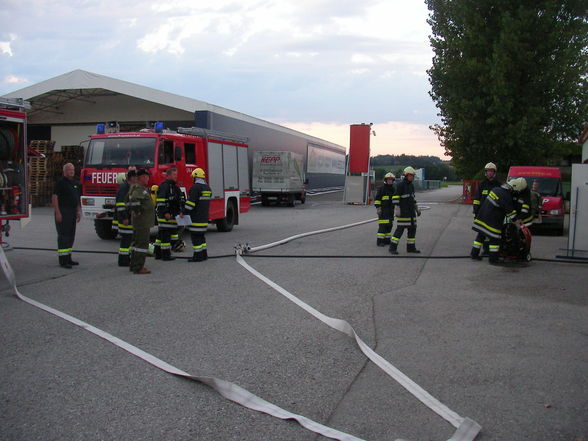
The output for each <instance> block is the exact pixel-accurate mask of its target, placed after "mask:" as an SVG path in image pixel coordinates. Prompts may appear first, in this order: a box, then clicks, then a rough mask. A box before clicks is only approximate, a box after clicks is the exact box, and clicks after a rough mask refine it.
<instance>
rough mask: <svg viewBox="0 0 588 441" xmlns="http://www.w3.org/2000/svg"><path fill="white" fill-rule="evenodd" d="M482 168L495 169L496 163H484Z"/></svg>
mask: <svg viewBox="0 0 588 441" xmlns="http://www.w3.org/2000/svg"><path fill="white" fill-rule="evenodd" d="M484 170H494V171H496V170H497V169H496V164H494V163H493V162H489V163H488V164H486V165H485V166H484Z"/></svg>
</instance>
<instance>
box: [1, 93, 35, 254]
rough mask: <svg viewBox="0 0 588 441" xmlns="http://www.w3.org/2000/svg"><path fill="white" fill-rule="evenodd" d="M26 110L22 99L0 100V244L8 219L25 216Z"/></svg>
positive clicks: (6, 231)
mask: <svg viewBox="0 0 588 441" xmlns="http://www.w3.org/2000/svg"><path fill="white" fill-rule="evenodd" d="M26 109H30V104H29V103H28V102H26V101H23V100H22V99H14V98H11V99H9V98H0V243H2V233H4V235H6V236H8V234H9V231H10V225H9V222H10V221H11V220H18V219H23V218H28V217H29V204H28V194H29V192H28V188H27V182H28V178H27V150H28V146H27V139H26V138H27V135H26V133H27V117H26V114H25V110H26Z"/></svg>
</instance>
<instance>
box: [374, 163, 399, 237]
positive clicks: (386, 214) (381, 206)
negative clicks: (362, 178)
mask: <svg viewBox="0 0 588 441" xmlns="http://www.w3.org/2000/svg"><path fill="white" fill-rule="evenodd" d="M395 179H396V176H394V173H386V175H385V176H384V185H382V186H381V187H379V188H378V192H377V193H376V199H375V201H374V205H375V206H376V212H377V213H378V232H377V233H376V237H377V240H376V245H377V246H379V247H385V246H386V245H390V236H391V235H392V234H391V233H392V224H393V222H394V208H393V207H392V197H393V196H394V190H395V187H394V180H395Z"/></svg>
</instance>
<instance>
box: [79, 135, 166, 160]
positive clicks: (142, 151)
mask: <svg viewBox="0 0 588 441" xmlns="http://www.w3.org/2000/svg"><path fill="white" fill-rule="evenodd" d="M154 164H155V138H149V137H132V138H118V137H117V138H97V139H92V140H91V141H90V145H89V146H88V152H87V153H86V166H93V167H116V166H120V167H123V166H124V167H126V166H129V165H135V166H137V167H144V168H150V167H153V165H154Z"/></svg>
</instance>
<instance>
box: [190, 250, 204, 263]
mask: <svg viewBox="0 0 588 441" xmlns="http://www.w3.org/2000/svg"><path fill="white" fill-rule="evenodd" d="M203 261H204V252H203V251H198V252H196V251H195V252H194V254H193V255H192V258H191V259H188V262H203Z"/></svg>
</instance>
